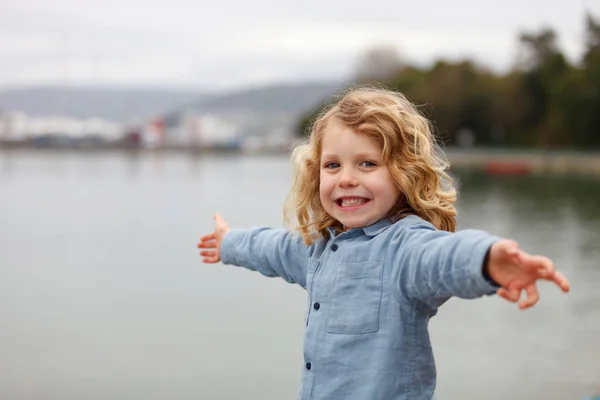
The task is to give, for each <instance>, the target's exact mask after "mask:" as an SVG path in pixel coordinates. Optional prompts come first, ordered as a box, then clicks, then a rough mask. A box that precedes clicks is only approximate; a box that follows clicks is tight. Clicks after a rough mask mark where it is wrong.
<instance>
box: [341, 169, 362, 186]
mask: <svg viewBox="0 0 600 400" xmlns="http://www.w3.org/2000/svg"><path fill="white" fill-rule="evenodd" d="M338 185H339V186H340V187H343V188H345V187H354V186H356V185H358V180H357V179H356V175H355V174H354V172H353V171H352V170H351V169H350V168H342V170H341V171H340V175H339V179H338Z"/></svg>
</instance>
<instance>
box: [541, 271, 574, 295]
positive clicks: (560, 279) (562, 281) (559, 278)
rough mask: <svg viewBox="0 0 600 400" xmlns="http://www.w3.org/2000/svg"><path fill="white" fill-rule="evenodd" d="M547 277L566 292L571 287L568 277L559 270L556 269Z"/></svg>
mask: <svg viewBox="0 0 600 400" xmlns="http://www.w3.org/2000/svg"><path fill="white" fill-rule="evenodd" d="M546 279H547V280H549V281H552V282H554V283H556V285H557V286H558V287H559V288H561V289H562V291H563V292H565V293H566V292H568V291H569V290H570V289H571V285H570V284H569V281H568V280H567V278H566V277H565V276H564V275H563V274H561V273H560V272H558V271H554V273H553V274H551V275H550V276H548V277H547V278H546Z"/></svg>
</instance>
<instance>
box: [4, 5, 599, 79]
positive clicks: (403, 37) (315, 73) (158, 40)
mask: <svg viewBox="0 0 600 400" xmlns="http://www.w3.org/2000/svg"><path fill="white" fill-rule="evenodd" d="M586 10H587V11H590V12H591V13H592V14H593V15H594V16H595V17H596V18H597V19H600V1H598V0H570V1H565V0H529V1H528V0H504V1H502V2H501V1H493V2H492V1H476V0H455V1H447V0H432V1H419V2H411V1H400V0H396V1H391V0H368V1H352V0H345V1H340V0H332V1H328V0H220V1H219V0H217V1H203V0H195V1H191V0H170V1H150V0H147V1H142V0H3V1H2V5H1V6H0V88H1V87H8V86H10V87H14V86H23V85H35V84H57V83H58V84H84V85H90V84H93V85H97V84H109V85H153V86H178V87H190V88H191V87H199V88H235V87H242V86H252V85H257V84H263V83H267V82H281V81H299V80H307V79H312V80H330V79H335V80H342V79H346V78H348V77H350V76H351V74H352V73H353V71H354V69H355V66H356V60H357V57H358V55H359V54H361V53H362V52H364V51H365V50H366V49H368V48H370V47H372V46H376V45H382V44H389V45H393V46H395V47H397V48H398V51H399V53H400V54H401V56H402V57H403V58H404V59H406V60H409V61H411V62H415V63H419V64H422V65H427V64H428V63H430V62H431V61H432V60H434V59H436V58H440V57H444V58H447V59H453V60H454V59H457V58H461V57H469V58H471V59H474V60H476V61H478V62H479V63H481V64H483V65H486V66H489V67H491V68H494V69H496V70H506V69H507V68H508V67H509V66H510V65H511V64H512V63H513V62H514V60H515V57H516V54H517V49H518V46H517V44H518V40H517V37H518V34H519V32H521V31H523V30H527V31H535V30H538V29H540V28H541V27H543V26H550V27H553V28H554V29H555V30H556V31H557V32H558V34H559V39H560V45H561V47H562V49H563V50H564V51H565V53H566V54H567V55H568V57H569V58H570V59H571V60H577V59H578V58H579V57H580V55H581V51H582V46H583V43H584V32H585V25H584V15H585V12H586Z"/></svg>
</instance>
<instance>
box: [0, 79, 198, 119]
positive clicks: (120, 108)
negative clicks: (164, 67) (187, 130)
mask: <svg viewBox="0 0 600 400" xmlns="http://www.w3.org/2000/svg"><path fill="white" fill-rule="evenodd" d="M206 96H207V94H206V93H200V92H197V91H183V90H172V89H164V90H163V89H154V88H105V87H60V86H55V87H54V86H45V87H29V88H18V89H6V90H0V110H11V111H12V110H19V111H23V112H25V113H27V114H30V115H48V114H59V115H67V116H72V117H76V118H86V117H92V116H96V117H102V118H106V119H109V120H113V121H122V120H125V119H129V118H134V117H139V118H149V117H152V116H155V115H159V114H162V113H165V112H168V111H171V110H176V109H177V108H178V107H180V106H182V105H186V104H190V103H192V102H197V101H198V100H199V99H203V98H204V97H206Z"/></svg>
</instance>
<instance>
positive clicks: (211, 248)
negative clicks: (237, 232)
mask: <svg viewBox="0 0 600 400" xmlns="http://www.w3.org/2000/svg"><path fill="white" fill-rule="evenodd" d="M214 218H215V231H214V232H213V233H209V234H207V235H204V236H202V237H201V238H200V241H199V242H198V244H197V245H196V247H198V248H199V249H207V250H202V251H200V255H201V256H202V257H204V258H203V259H202V261H203V262H205V263H211V264H212V263H217V262H219V261H221V241H222V240H223V237H224V236H225V234H226V233H227V231H228V230H229V225H228V224H227V222H226V221H225V220H224V219H223V217H221V214H219V213H215V215H214Z"/></svg>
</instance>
